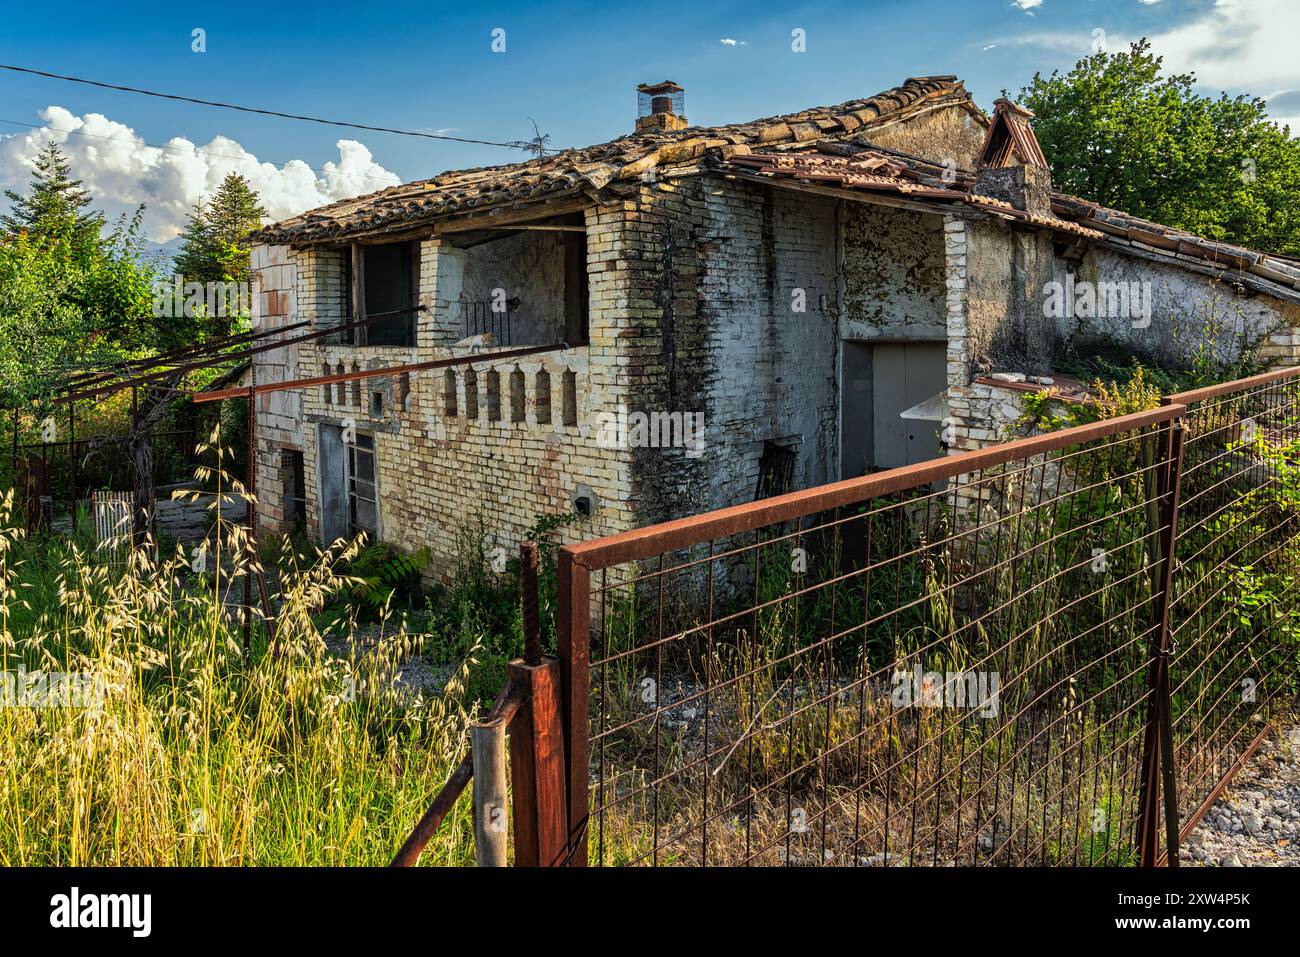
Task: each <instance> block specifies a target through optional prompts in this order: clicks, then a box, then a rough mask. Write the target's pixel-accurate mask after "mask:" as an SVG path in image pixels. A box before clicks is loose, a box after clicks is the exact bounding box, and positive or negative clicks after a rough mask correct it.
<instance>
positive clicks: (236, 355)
mask: <svg viewBox="0 0 1300 957" xmlns="http://www.w3.org/2000/svg"><path fill="white" fill-rule="evenodd" d="M423 311H425V307H424V306H415V307H414V308H411V309H394V310H393V311H391V312H381V313H376V314H375V315H373V316H367V317H366V318H365V319H351V320H349V321H347V322H344V323H340V324H339V325H337V326H329V327H328V328H325V329H318V330H316V331H315V332H309V333H307V334H306V335H302V336H295V337H294V338H292V339H277V340H276V341H275V342H267V343H263V344H262V345H260V346H250V347H248V348H245V349H242V350H241V351H239V352H230V353H223V354H221V355H218V356H213V357H211V358H208V359H205V360H202V361H198V362H191V363H187V364H185V365H180V366H177V367H176V368H174V369H168V370H166V371H163V372H152V373H149V374H148V375H142V376H137V377H136V378H133V379H127V380H125V381H124V382H118V383H114V384H111V385H103V386H100V387H98V388H92V389H86V390H84V391H79V392H75V393H73V394H71V395H61V396H59V397H58V398H56V399H54V400H53V401H54V404H55V405H60V404H62V403H65V402H75V401H76V400H78V399H99V398H101V397H103V396H107V395H112V394H113V393H115V392H120V391H122V390H123V389H128V388H132V387H134V386H138V385H144V384H146V383H149V382H154V381H157V380H158V379H163V378H166V377H168V376H173V375H183V374H185V373H187V372H193V371H195V370H197V369H208V368H211V367H212V366H215V365H221V364H222V363H223V362H233V361H235V360H237V359H248V358H251V357H252V356H255V355H260V354H261V353H263V352H272V351H274V350H276V349H283V348H285V347H287V346H293V345H298V344H299V343H302V342H311V341H312V340H315V339H323V338H325V337H326V336H332V335H335V334H336V333H339V332H342V331H343V330H344V329H355V328H357V327H358V326H368V325H370V324H371V323H374V322H379V321H380V320H383V319H391V318H392V317H393V316H397V315H403V314H405V313H410V312H423ZM274 331H276V332H280V331H282V330H281V329H276V330H274ZM242 391H243V390H240V389H236V390H234V394H239V393H240V392H242ZM229 397H230V396H225V398H229Z"/></svg>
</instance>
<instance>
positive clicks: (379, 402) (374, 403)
mask: <svg viewBox="0 0 1300 957" xmlns="http://www.w3.org/2000/svg"><path fill="white" fill-rule="evenodd" d="M370 414H371V415H375V416H379V415H383V414H384V394H383V393H382V392H372V393H370Z"/></svg>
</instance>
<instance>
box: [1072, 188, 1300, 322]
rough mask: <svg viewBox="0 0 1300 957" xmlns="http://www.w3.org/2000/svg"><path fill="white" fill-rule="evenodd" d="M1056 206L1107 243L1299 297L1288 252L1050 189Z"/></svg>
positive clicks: (1299, 272)
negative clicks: (1165, 222)
mask: <svg viewBox="0 0 1300 957" xmlns="http://www.w3.org/2000/svg"><path fill="white" fill-rule="evenodd" d="M1052 212H1054V213H1055V214H1056V215H1058V216H1062V217H1064V218H1066V219H1070V220H1073V221H1075V222H1077V223H1080V224H1082V225H1086V226H1088V227H1090V228H1092V229H1095V230H1097V231H1098V232H1100V233H1101V234H1102V240H1101V242H1102V244H1103V245H1107V246H1110V247H1113V248H1117V249H1127V250H1129V251H1130V252H1134V253H1137V254H1139V255H1145V256H1149V257H1152V258H1156V259H1161V260H1164V261H1168V262H1174V263H1179V264H1182V265H1186V266H1190V267H1193V268H1197V269H1200V270H1202V271H1208V272H1213V273H1216V274H1222V275H1223V276H1224V277H1225V278H1230V279H1232V280H1233V281H1236V282H1240V283H1241V284H1242V285H1243V286H1246V287H1247V288H1249V289H1252V290H1254V291H1255V292H1263V293H1266V294H1268V295H1270V296H1274V297H1276V298H1278V299H1283V300H1286V301H1287V302H1296V303H1300V263H1297V261H1296V260H1294V259H1292V258H1290V257H1284V256H1273V255H1270V254H1268V253H1262V252H1259V251H1258V250H1254V249H1247V248H1246V247H1245V246H1237V245H1234V244H1232V243H1223V242H1217V241H1215V240H1212V239H1205V238H1203V237H1201V236H1197V235H1196V234H1195V233H1189V232H1187V231H1186V230H1184V229H1174V228H1173V227H1172V226H1163V225H1161V224H1160V223H1153V222H1152V221H1151V220H1149V219H1142V218H1141V217H1138V216H1130V215H1129V214H1128V213H1123V212H1120V211H1119V210H1117V209H1110V208H1108V207H1106V206H1100V205H1098V204H1097V203H1092V202H1089V201H1088V200H1085V199H1079V198H1078V197H1077V196H1069V195H1067V194H1065V193H1053V194H1052Z"/></svg>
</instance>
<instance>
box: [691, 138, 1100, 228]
mask: <svg viewBox="0 0 1300 957" xmlns="http://www.w3.org/2000/svg"><path fill="white" fill-rule="evenodd" d="M724 167H730V168H732V169H735V170H736V171H738V172H747V173H751V174H755V175H758V176H761V177H764V178H772V179H791V180H797V181H799V182H806V183H820V184H822V185H828V186H834V187H837V188H840V189H848V190H861V191H865V192H872V193H890V194H893V195H895V196H898V197H899V198H902V199H911V200H917V201H921V202H924V203H926V204H929V205H966V206H975V207H979V208H980V209H981V210H983V211H984V212H986V213H991V214H992V215H994V216H999V217H1002V218H1004V219H1015V220H1022V221H1025V222H1031V223H1034V224H1035V225H1038V226H1044V227H1047V228H1049V229H1054V230H1057V231H1059V232H1062V233H1068V234H1071V235H1073V236H1077V237H1081V238H1085V239H1094V240H1095V239H1102V238H1104V236H1103V234H1102V233H1100V232H1098V231H1097V230H1095V229H1090V228H1088V227H1087V226H1084V225H1080V224H1079V223H1076V222H1071V221H1070V220H1068V219H1062V218H1059V217H1057V216H1040V215H1036V214H1034V213H1029V212H1025V211H1024V210H1020V209H1016V208H1015V207H1014V206H1012V205H1011V204H1010V203H1007V202H1004V201H1002V200H999V199H994V198H992V197H990V196H981V195H979V194H978V193H975V192H974V191H973V186H974V183H973V181H972V180H971V178H970V177H969V176H968V175H964V174H956V173H955V172H954V171H951V170H947V169H945V168H944V167H942V166H936V165H935V164H933V163H929V162H926V161H924V160H919V159H916V158H911V157H909V158H906V159H905V158H904V157H902V156H901V155H899V154H888V153H884V152H881V151H879V150H872V149H863V150H862V152H860V153H856V154H854V155H852V156H827V155H824V154H821V153H780V154H774V153H751V154H748V155H737V156H732V157H730V158H728V159H726V160H724V161H722V162H721V163H718V164H716V165H715V168H718V169H722V168H724Z"/></svg>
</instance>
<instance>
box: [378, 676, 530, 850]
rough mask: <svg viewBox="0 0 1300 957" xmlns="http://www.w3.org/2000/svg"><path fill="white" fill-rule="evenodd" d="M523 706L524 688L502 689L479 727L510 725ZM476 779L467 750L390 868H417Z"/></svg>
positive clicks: (404, 842)
mask: <svg viewBox="0 0 1300 957" xmlns="http://www.w3.org/2000/svg"><path fill="white" fill-rule="evenodd" d="M521 704H523V695H522V693H521V689H520V688H519V686H518V685H516V684H514V683H513V682H511V683H509V684H507V685H506V686H505V688H504V689H502V691H501V694H500V695H499V696H498V697H497V700H496V703H495V704H494V705H493V706H492V710H491V711H490V712H489V713H488V716H487V717H486V718H484V719H483V720H482V721H480V722H477V725H478V726H480V727H484V726H489V725H490V726H496V725H499V724H505V725H508V724H509V723H510V722H511V720H512V719H513V718H514V716H515V714H516V712H518V710H519V706H520V705H521ZM473 776H474V755H473V752H471V751H466V752H465V753H464V755H463V756H462V757H461V759H460V761H459V763H457V765H456V767H455V768H453V769H452V772H451V774H450V775H448V776H447V780H446V781H445V782H444V783H443V785H442V788H441V789H440V790H439V791H438V793H437V794H436V795H434V798H433V801H432V802H430V804H429V809H428V810H427V811H425V812H424V815H423V816H422V817H421V818H420V820H419V821H418V822H417V823H416V825H415V827H414V828H413V829H412V830H411V833H410V835H408V836H407V838H406V840H405V841H403V842H402V846H401V847H400V848H399V849H398V851H397V854H396V855H395V856H394V857H393V860H392V862H391V863H390V864H389V865H388V866H389V867H414V866H415V865H416V864H417V863H418V862H419V860H420V855H421V854H422V853H423V852H424V849H425V847H426V846H428V843H429V841H431V840H432V839H433V835H434V834H436V833H437V832H438V828H439V827H441V826H442V822H443V819H444V818H446V816H447V814H448V812H450V811H451V809H452V808H453V807H455V806H456V800H457V799H458V798H459V797H460V796H461V794H462V793H463V792H464V790H465V786H466V785H467V784H469V782H470V779H471V778H472V777H473Z"/></svg>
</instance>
